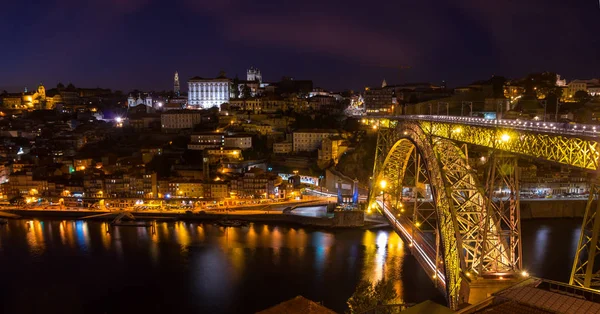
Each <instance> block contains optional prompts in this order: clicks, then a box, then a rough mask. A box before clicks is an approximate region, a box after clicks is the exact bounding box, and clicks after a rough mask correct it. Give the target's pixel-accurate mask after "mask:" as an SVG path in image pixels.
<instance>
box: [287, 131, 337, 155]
mask: <svg viewBox="0 0 600 314" xmlns="http://www.w3.org/2000/svg"><path fill="white" fill-rule="evenodd" d="M336 135H338V132H337V131H336V130H299V131H296V132H294V136H293V138H294V152H312V151H316V150H317V149H319V147H321V142H322V141H323V139H326V138H329V137H332V136H336Z"/></svg>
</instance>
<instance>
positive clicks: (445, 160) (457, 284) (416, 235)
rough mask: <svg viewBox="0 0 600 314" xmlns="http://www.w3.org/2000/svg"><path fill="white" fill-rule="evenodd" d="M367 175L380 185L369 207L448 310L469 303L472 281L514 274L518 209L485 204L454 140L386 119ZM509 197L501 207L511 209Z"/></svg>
mask: <svg viewBox="0 0 600 314" xmlns="http://www.w3.org/2000/svg"><path fill="white" fill-rule="evenodd" d="M511 160H513V161H514V159H511ZM515 164H516V163H515ZM505 165H511V164H510V163H508V164H506V163H505ZM373 178H374V180H373V182H375V183H385V186H383V187H382V188H380V189H378V188H376V187H373V188H372V189H371V195H370V200H371V202H372V205H370V206H377V207H378V208H380V209H381V211H382V212H383V213H384V215H385V216H386V217H387V219H388V220H390V222H391V223H392V225H393V226H394V227H395V229H396V230H397V231H398V232H399V233H400V234H401V235H402V236H403V237H404V238H405V239H406V240H407V241H408V242H409V246H410V247H411V248H412V250H413V251H414V252H415V253H416V254H415V256H416V257H417V259H418V260H419V262H420V264H421V265H422V266H423V268H424V269H425V270H426V272H427V273H428V274H429V275H430V276H431V278H432V279H433V280H434V282H435V283H436V284H439V285H440V288H443V290H444V291H445V292H446V295H447V299H448V302H449V305H450V306H451V307H453V308H457V307H458V305H460V304H462V303H465V302H469V300H470V299H471V300H473V295H472V294H473V293H472V292H471V290H472V287H473V286H474V285H475V282H477V283H479V284H481V283H482V282H484V281H486V283H485V284H484V285H489V282H490V281H495V282H497V280H498V279H506V280H504V281H503V282H500V283H499V284H500V285H502V284H508V283H509V282H511V281H510V280H508V279H509V278H514V277H516V276H518V274H519V271H520V268H521V258H520V256H521V248H520V244H521V241H520V229H519V228H520V224H519V221H520V220H519V216H518V210H517V209H518V208H517V206H504V205H505V204H500V205H496V204H494V205H492V204H491V202H490V201H489V199H490V198H489V197H488V196H486V193H485V190H484V189H483V186H482V185H481V184H479V180H478V178H477V174H476V173H475V172H474V170H473V169H471V167H470V166H469V164H468V158H467V153H466V151H463V148H461V147H460V146H459V145H457V144H456V143H455V142H454V141H452V140H450V139H446V138H442V137H439V136H435V135H432V134H431V133H428V132H426V129H425V128H423V125H422V124H421V123H419V122H416V121H405V122H403V123H397V122H394V121H388V122H386V125H385V126H384V127H383V125H382V127H380V129H379V134H378V145H377V151H376V158H375V165H374V177H373ZM513 184H514V182H513ZM407 186H410V187H412V188H413V190H414V194H413V197H412V202H403V201H404V200H403V199H402V198H403V196H402V191H403V189H404V187H407ZM427 189H429V192H427V191H426V190H427ZM386 196H387V197H388V199H387V201H386V199H385V198H386ZM516 196H517V194H514V195H512V196H509V197H508V200H506V201H502V202H501V203H511V204H513V205H516V204H517V199H516V198H515V197H516ZM409 203H412V208H409V207H410V206H409ZM375 204H376V205H375ZM394 204H395V206H394ZM410 212H412V213H410ZM494 285H495V286H498V283H494Z"/></svg>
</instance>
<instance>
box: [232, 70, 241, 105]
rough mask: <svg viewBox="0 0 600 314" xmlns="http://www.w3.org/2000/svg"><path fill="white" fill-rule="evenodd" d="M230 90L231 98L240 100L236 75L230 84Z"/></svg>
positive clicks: (238, 81)
mask: <svg viewBox="0 0 600 314" xmlns="http://www.w3.org/2000/svg"><path fill="white" fill-rule="evenodd" d="M231 85H232V86H231V88H232V89H233V98H235V99H237V98H240V79H239V78H238V76H237V75H236V76H235V78H234V79H233V82H232V83H231Z"/></svg>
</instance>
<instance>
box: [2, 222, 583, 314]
mask: <svg viewBox="0 0 600 314" xmlns="http://www.w3.org/2000/svg"><path fill="white" fill-rule="evenodd" d="M579 224H580V220H578V219H562V220H536V221H533V220H532V221H524V222H523V224H522V230H523V247H524V249H523V255H524V261H525V262H524V266H525V268H526V269H527V270H528V271H529V272H530V273H531V274H532V275H535V276H540V277H545V278H548V279H554V280H560V281H566V280H567V279H568V276H569V272H570V267H571V262H572V258H573V255H574V253H575V247H576V245H577V240H578V236H579V233H578V232H579V228H580V225H579ZM105 229H106V224H105V223H101V222H89V221H88V222H84V221H71V220H66V221H60V220H31V221H30V220H11V221H10V222H9V224H8V225H4V226H0V313H128V314H129V313H253V312H256V311H258V310H262V309H265V308H268V307H270V306H272V305H275V304H277V303H279V302H282V301H284V300H287V299H290V298H293V297H294V296H296V295H303V296H305V297H307V298H309V299H312V300H314V301H318V302H322V303H323V304H324V305H325V306H327V307H329V308H331V309H333V310H335V311H338V312H343V311H344V310H345V309H346V303H345V302H346V300H347V299H348V297H349V296H350V295H351V294H352V292H353V291H354V287H355V285H356V283H357V282H358V280H360V279H362V278H364V279H369V280H377V279H381V278H382V277H384V276H385V278H391V279H394V280H395V287H396V290H397V292H398V294H399V300H398V301H399V302H421V301H423V300H427V299H434V300H436V301H438V302H443V297H442V295H441V294H440V293H439V292H438V291H437V290H436V289H435V287H434V286H433V284H432V282H431V281H430V280H429V278H428V277H427V275H426V274H425V273H424V272H423V271H422V270H421V268H420V266H419V265H418V263H417V262H416V261H415V259H414V258H413V257H412V256H411V255H410V254H409V252H408V250H407V247H406V246H405V245H404V244H403V243H402V240H401V239H400V237H399V236H398V235H396V234H395V233H394V232H393V231H392V230H391V229H383V230H359V229H349V230H322V229H311V228H305V227H295V226H284V225H276V226H272V225H263V224H251V225H250V226H248V227H242V228H224V227H217V226H213V225H211V224H201V223H186V222H170V223H158V225H157V228H156V232H154V233H153V232H151V230H149V229H147V228H133V227H115V228H114V229H112V231H111V233H106V232H105Z"/></svg>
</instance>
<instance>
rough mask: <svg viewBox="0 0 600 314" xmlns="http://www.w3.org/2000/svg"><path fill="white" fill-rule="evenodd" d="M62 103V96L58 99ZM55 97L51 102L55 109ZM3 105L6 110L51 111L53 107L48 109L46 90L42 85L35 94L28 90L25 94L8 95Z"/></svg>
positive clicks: (4, 98)
mask: <svg viewBox="0 0 600 314" xmlns="http://www.w3.org/2000/svg"><path fill="white" fill-rule="evenodd" d="M56 100H57V101H60V95H59V97H58V98H57V99H56ZM55 102H56V101H55V99H54V97H53V98H52V99H51V100H50V105H51V106H52V107H53V106H54V105H55ZM2 104H3V106H4V108H11V109H30V110H32V109H49V108H52V107H47V106H48V104H47V103H46V88H45V87H44V85H42V83H40V85H38V88H37V90H36V91H35V92H33V93H32V92H28V91H27V88H25V91H24V92H23V93H14V94H7V95H6V96H4V97H3V98H2Z"/></svg>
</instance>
